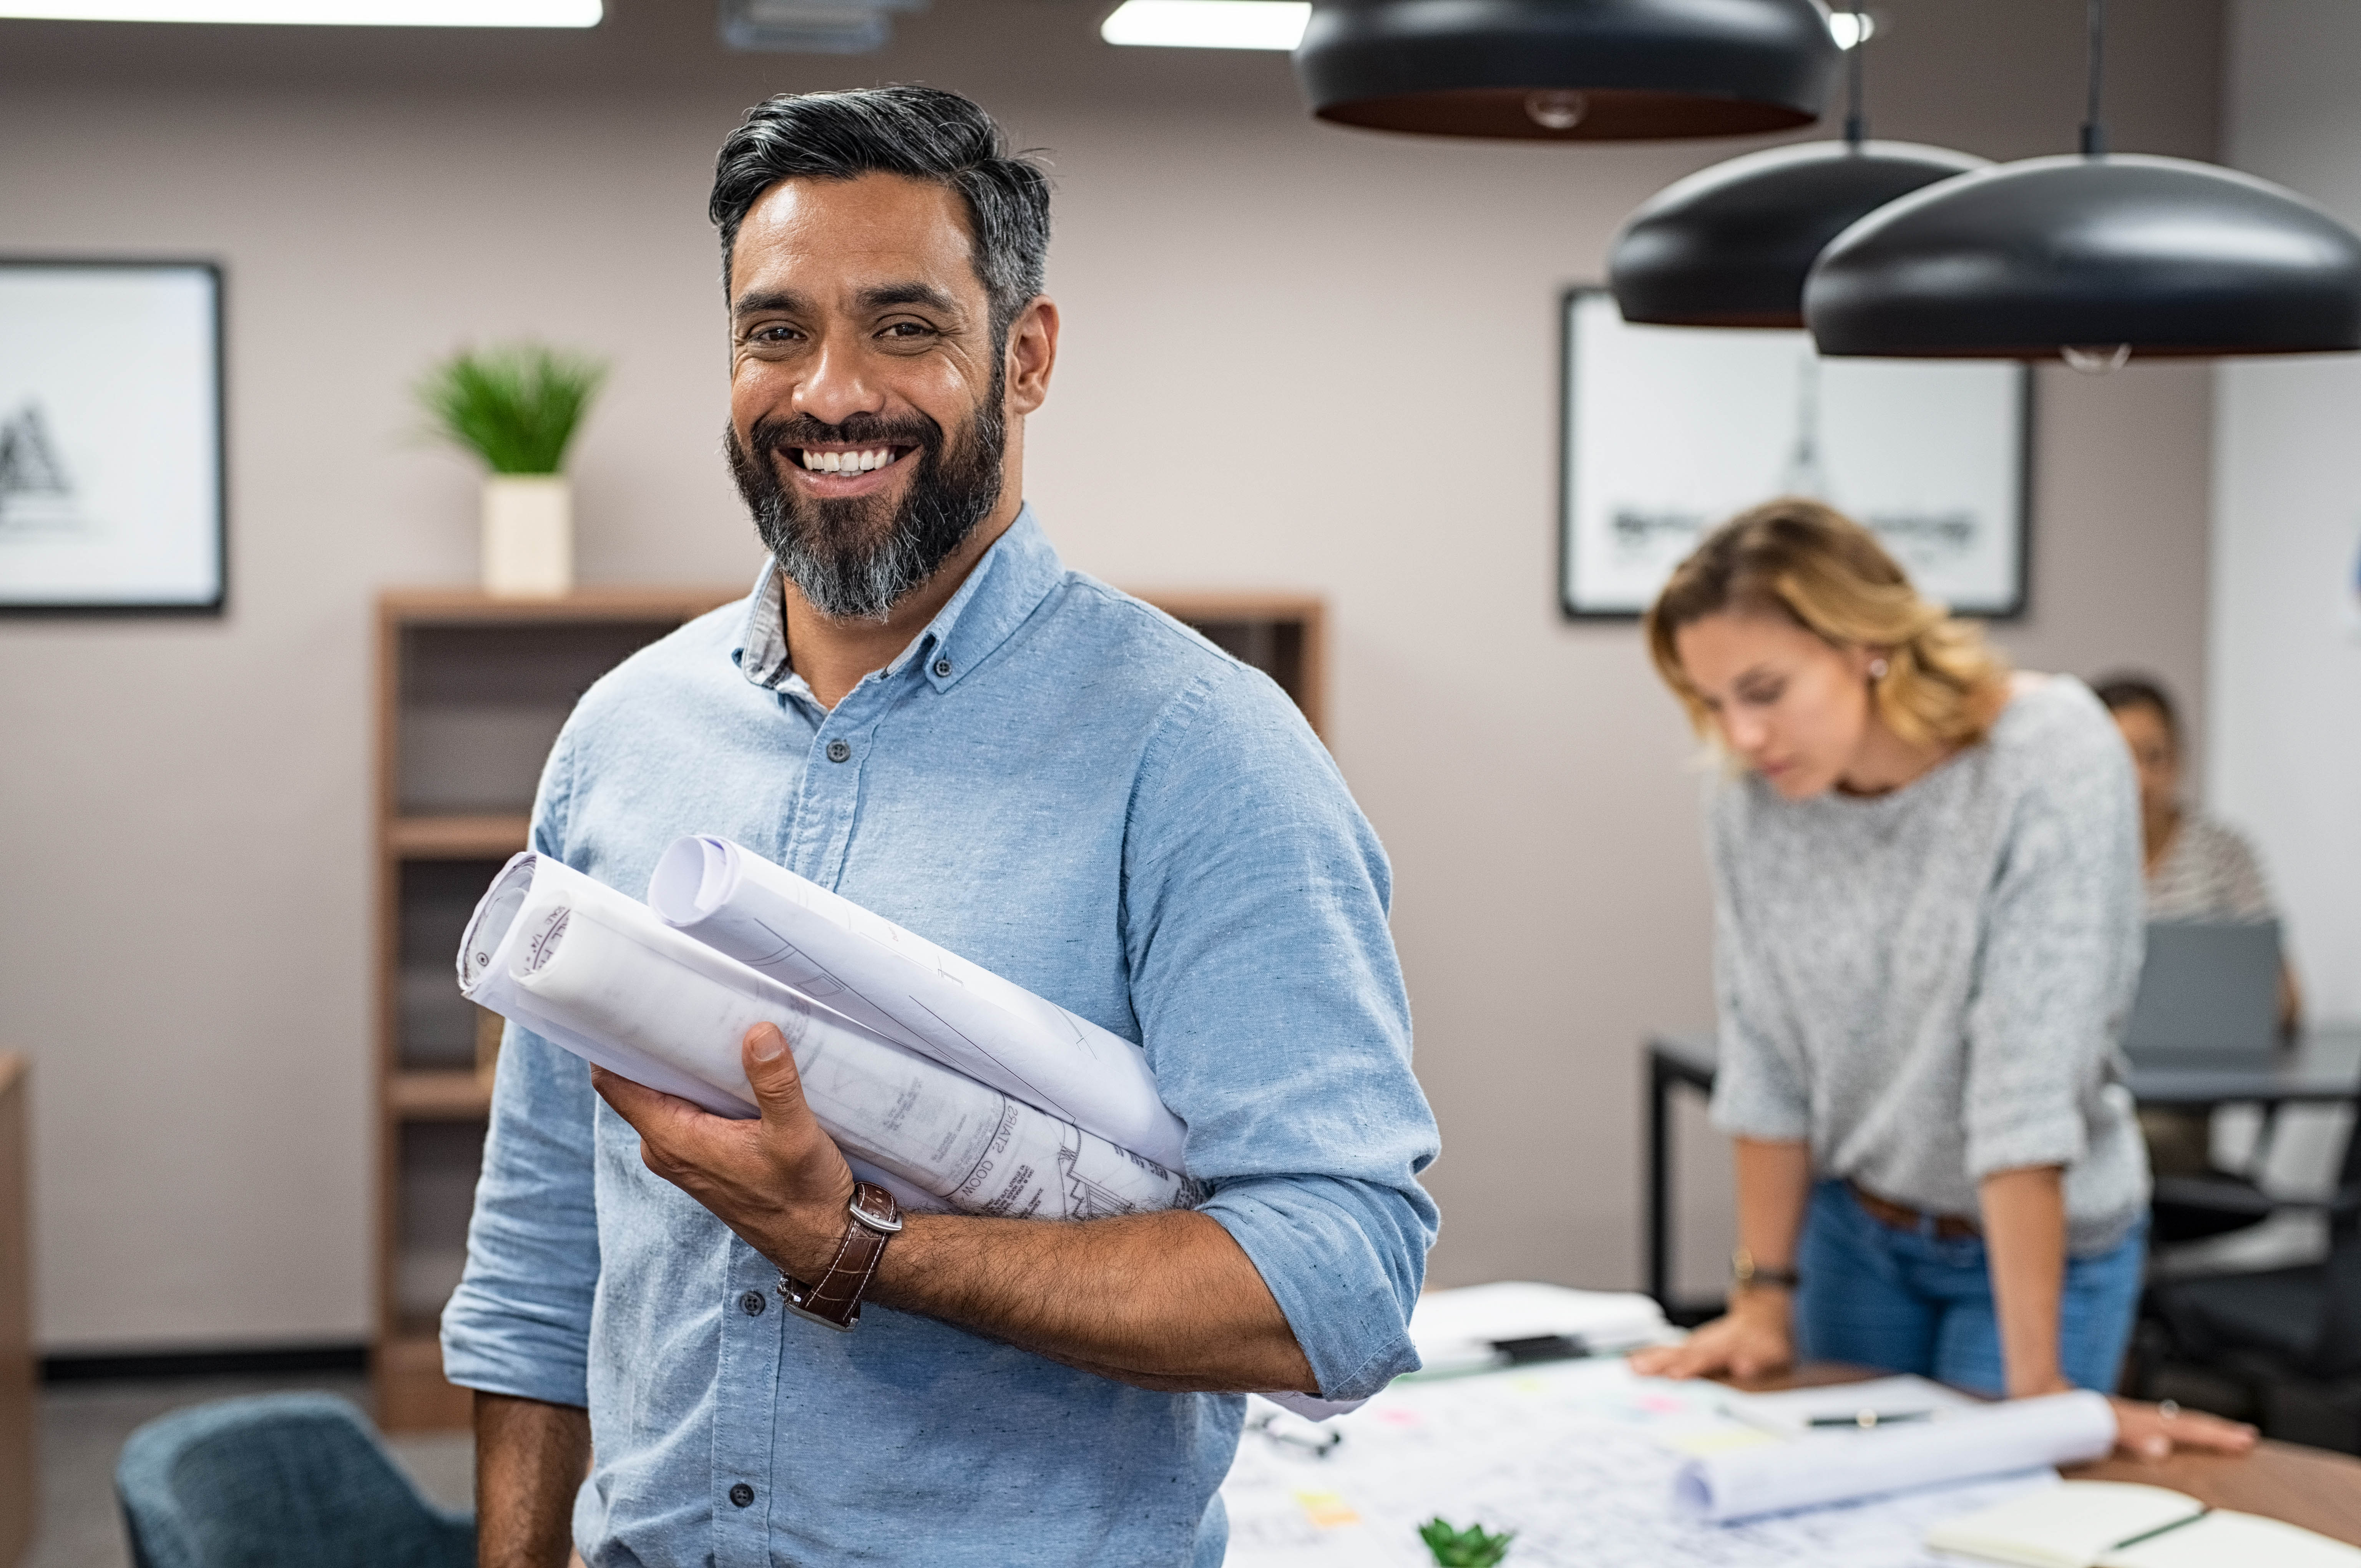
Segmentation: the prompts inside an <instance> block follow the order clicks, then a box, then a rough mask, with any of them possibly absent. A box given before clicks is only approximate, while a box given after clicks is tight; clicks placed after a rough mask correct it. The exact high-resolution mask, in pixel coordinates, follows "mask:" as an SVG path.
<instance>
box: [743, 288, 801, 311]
mask: <svg viewBox="0 0 2361 1568" xmlns="http://www.w3.org/2000/svg"><path fill="white" fill-rule="evenodd" d="M808 305H809V302H807V300H805V298H804V297H803V296H802V295H801V294H798V293H796V291H794V290H792V289H763V290H761V291H757V292H754V293H751V294H741V295H739V296H738V302H737V303H735V304H733V305H731V306H730V315H731V316H733V317H744V316H751V315H759V314H760V313H763V312H764V311H800V310H805V309H807V308H808Z"/></svg>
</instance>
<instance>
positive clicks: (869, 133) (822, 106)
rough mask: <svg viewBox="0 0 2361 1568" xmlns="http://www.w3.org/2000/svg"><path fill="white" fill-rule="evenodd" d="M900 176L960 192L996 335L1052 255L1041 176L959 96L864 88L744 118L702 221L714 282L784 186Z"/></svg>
mask: <svg viewBox="0 0 2361 1568" xmlns="http://www.w3.org/2000/svg"><path fill="white" fill-rule="evenodd" d="M863 174H899V175H903V176H906V177H907V178H909V179H912V180H927V181H934V182H936V183H938V184H941V185H947V186H949V187H950V189H952V190H954V191H957V192H959V193H960V196H961V199H962V200H963V201H965V203H967V214H968V225H969V228H970V231H971V237H972V240H973V241H974V245H975V269H976V275H977V277H978V279H979V280H981V281H982V282H983V291H984V295H985V297H986V298H987V299H988V300H990V301H991V302H992V327H993V335H994V338H995V339H998V338H1000V337H1001V336H1002V335H1003V334H1005V333H1006V331H1007V330H1008V323H1010V322H1012V321H1015V320H1016V313H1017V312H1019V311H1021V310H1023V309H1024V308H1025V306H1026V304H1027V302H1030V301H1031V300H1032V299H1033V298H1034V296H1036V295H1038V293H1040V292H1041V273H1042V269H1043V266H1044V264H1045V263H1046V261H1047V259H1048V258H1049V175H1048V174H1046V173H1045V172H1043V170H1042V169H1041V166H1040V165H1039V164H1038V163H1037V162H1036V161H1034V159H1032V158H1031V157H1030V156H1029V155H1027V154H1022V153H1013V152H1011V151H1010V150H1009V148H1008V138H1007V137H1006V136H1005V135H1003V134H1002V132H1001V129H1000V126H998V124H996V123H995V122H994V120H993V117H992V116H991V115H987V114H985V113H984V112H983V110H982V109H981V108H979V107H977V106H976V105H975V104H972V103H970V102H969V101H968V100H967V99H965V98H962V97H961V96H960V95H959V94H958V93H945V92H942V91H941V90H939V89H938V88H933V87H866V88H861V89H859V90H856V91H853V92H846V93H781V94H780V95H779V96H777V97H775V98H769V99H765V100H764V101H763V102H762V103H760V104H755V105H754V106H753V107H752V108H751V109H749V110H747V111H746V118H745V120H744V121H743V122H742V123H741V124H740V126H738V128H737V129H736V130H734V131H731V132H730V139H729V140H727V141H725V142H723V143H722V144H721V155H720V157H719V158H718V159H715V162H714V170H713V200H712V203H711V206H710V209H709V211H710V213H711V214H712V218H713V221H714V223H715V224H716V225H719V227H720V230H721V286H722V289H723V291H724V292H725V293H726V292H727V291H728V290H729V287H730V257H731V254H732V253H733V251H734V250H735V249H736V247H737V244H738V225H740V224H741V223H743V222H744V221H745V218H746V214H747V212H748V210H749V209H751V208H752V206H753V205H754V203H755V202H756V201H757V200H759V199H760V198H761V196H762V194H763V192H765V191H767V190H769V189H770V188H771V187H772V186H774V185H775V184H777V183H778V182H779V181H782V180H798V179H804V180H852V179H856V178H858V177H859V176H861V175H863Z"/></svg>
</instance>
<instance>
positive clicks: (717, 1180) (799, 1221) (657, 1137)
mask: <svg viewBox="0 0 2361 1568" xmlns="http://www.w3.org/2000/svg"><path fill="white" fill-rule="evenodd" d="M739 1048H740V1050H741V1053H742V1059H743V1061H744V1063H745V1067H746V1081H747V1083H748V1084H750V1085H751V1086H752V1088H753V1091H754V1103H755V1104H756V1105H758V1106H760V1107H761V1108H762V1112H763V1119H762V1120H761V1121H759V1122H740V1121H733V1120H731V1119H730V1118H729V1117H727V1116H715V1115H711V1114H709V1113H707V1112H706V1111H704V1110H703V1109H701V1108H699V1107H697V1106H695V1105H692V1104H690V1103H689V1102H687V1101H686V1100H681V1099H677V1098H675V1096H673V1095H670V1094H664V1093H659V1092H658V1091H655V1090H653V1089H649V1088H646V1087H643V1086H642V1085H640V1084H637V1083H633V1082H632V1081H631V1080H630V1079H628V1078H622V1077H619V1076H617V1075H616V1074H614V1073H611V1072H609V1071H607V1070H606V1069H604V1068H592V1069H590V1082H591V1084H592V1086H593V1087H594V1088H596V1089H597V1090H598V1093H599V1095H600V1096H601V1097H602V1098H603V1099H605V1101H606V1102H607V1103H608V1104H609V1105H611V1106H613V1107H614V1108H615V1114H617V1115H619V1116H620V1117H621V1118H622V1119H623V1120H624V1121H626V1122H629V1123H630V1124H631V1125H632V1126H633V1127H634V1128H636V1129H637V1130H638V1132H639V1135H640V1157H641V1158H642V1160H644V1161H646V1162H647V1167H648V1168H649V1169H650V1170H653V1171H654V1172H655V1173H656V1174H657V1175H658V1176H661V1177H663V1178H664V1179H665V1180H666V1181H669V1182H671V1183H672V1184H673V1185H674V1186H675V1187H677V1188H679V1189H680V1190H682V1191H684V1192H686V1193H687V1194H688V1195H689V1196H690V1197H692V1198H694V1199H696V1200H697V1201H698V1202H699V1203H702V1204H704V1205H705V1206H706V1207H707V1208H708V1209H709V1210H711V1211H712V1212H713V1214H714V1216H715V1218H717V1219H719V1221H720V1222H721V1223H723V1224H725V1225H728V1226H729V1227H730V1229H731V1230H733V1231H735V1232H737V1233H738V1235H739V1238H740V1239H741V1240H742V1241H743V1242H745V1244H746V1245H748V1246H751V1247H752V1248H753V1249H754V1250H755V1251H756V1252H759V1253H761V1254H762V1255H763V1256H764V1257H766V1258H768V1259H770V1260H771V1262H772V1263H773V1264H774V1265H775V1266H777V1267H778V1269H779V1271H780V1272H781V1273H783V1274H790V1275H793V1276H794V1277H796V1278H798V1279H806V1280H817V1279H818V1278H819V1277H820V1276H821V1275H822V1274H824V1273H826V1272H827V1270H828V1262H829V1258H831V1257H833V1256H835V1255H836V1249H837V1244H838V1243H839V1242H840V1241H841V1240H842V1239H843V1236H844V1227H845V1224H846V1223H847V1219H848V1211H847V1208H846V1206H847V1205H848V1204H850V1203H851V1201H852V1188H853V1180H852V1170H851V1167H849V1166H847V1165H846V1164H845V1163H844V1155H843V1153H842V1151H840V1150H839V1149H838V1148H837V1146H836V1142H835V1140H834V1139H832V1138H830V1137H829V1135H828V1134H827V1133H826V1132H825V1131H823V1130H822V1129H821V1127H820V1124H819V1119H818V1117H816V1116H814V1115H813V1114H812V1112H811V1107H810V1106H809V1105H807V1104H806V1103H805V1102H804V1086H803V1080H802V1079H801V1078H800V1077H798V1076H797V1075H796V1058H795V1057H794V1056H793V1055H792V1054H791V1053H790V1052H789V1051H788V1050H787V1041H786V1036H784V1035H782V1034H780V1033H779V1030H778V1027H777V1025H772V1024H757V1025H754V1027H752V1028H751V1029H749V1030H747V1031H746V1037H745V1038H744V1039H743V1040H741V1041H740V1042H739Z"/></svg>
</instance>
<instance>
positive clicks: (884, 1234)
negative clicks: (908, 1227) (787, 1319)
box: [779, 1181, 902, 1333]
mask: <svg viewBox="0 0 2361 1568" xmlns="http://www.w3.org/2000/svg"><path fill="white" fill-rule="evenodd" d="M846 1207H847V1209H848V1211H849V1212H850V1213H851V1218H850V1219H849V1220H847V1221H846V1222H845V1225H844V1237H843V1239H842V1240H841V1241H839V1242H838V1243H837V1244H836V1255H835V1256H834V1257H832V1258H830V1259H829V1265H828V1267H827V1269H826V1270H825V1271H824V1272H823V1273H822V1274H821V1275H820V1277H819V1278H818V1281H817V1282H816V1283H813V1284H810V1285H807V1284H805V1283H804V1282H803V1281H802V1280H800V1279H796V1278H794V1277H790V1276H789V1275H787V1274H785V1273H784V1272H782V1273H781V1274H780V1276H779V1299H780V1300H782V1301H785V1303H786V1304H787V1310H789V1311H790V1312H793V1313H795V1314H796V1316H797V1317H804V1318H809V1319H810V1320H811V1321H814V1322H816V1323H826V1324H827V1325H828V1326H829V1328H832V1329H836V1330H838V1331H840V1332H844V1333H851V1332H852V1327H853V1325H854V1324H855V1323H858V1322H859V1321H861V1297H862V1292H863V1291H865V1290H867V1289H868V1288H869V1281H870V1279H871V1278H872V1277H873V1276H874V1275H875V1274H876V1272H877V1260H878V1259H880V1258H882V1257H884V1255H885V1244H886V1243H887V1242H889V1241H892V1240H893V1239H894V1234H895V1232H897V1231H899V1230H900V1229H901V1228H902V1206H901V1205H900V1204H899V1203H896V1202H895V1201H894V1195H893V1194H892V1193H891V1192H888V1191H886V1190H884V1188H883V1187H880V1186H878V1185H877V1184H876V1183H875V1182H873V1181H863V1182H862V1183H860V1184H859V1185H857V1186H856V1187H854V1188H853V1190H852V1201H851V1203H850V1204H848V1205H846Z"/></svg>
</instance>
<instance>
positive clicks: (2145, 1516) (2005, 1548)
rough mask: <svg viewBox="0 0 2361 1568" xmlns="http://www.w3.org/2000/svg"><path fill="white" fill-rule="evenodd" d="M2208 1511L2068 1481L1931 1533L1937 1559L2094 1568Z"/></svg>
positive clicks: (2149, 1490) (2185, 1498)
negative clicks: (1946, 1555)
mask: <svg viewBox="0 0 2361 1568" xmlns="http://www.w3.org/2000/svg"><path fill="white" fill-rule="evenodd" d="M2204 1511H2205V1505H2204V1504H2202V1503H2201V1502H2199V1501H2198V1500H2197V1499H2196V1498H2194V1497H2190V1496H2189V1495H2188V1494H2186V1493H2184V1492H2175V1491H2171V1490H2169V1489H2168V1488H2166V1487H2163V1486H2142V1485H2139V1484H2138V1483H2136V1482H2130V1481H2064V1482H2060V1483H2059V1485H2057V1486H2051V1487H2048V1488H2047V1489H2045V1490H2043V1491H2039V1492H2028V1493H2026V1495H2025V1496H2024V1497H2011V1498H2009V1499H2008V1500H2007V1501H2006V1502H2004V1503H1998V1504H1995V1505H1993V1507H1991V1508H1981V1509H1979V1510H1977V1511H1976V1512H1974V1513H1972V1514H1965V1515H1962V1516H1960V1518H1958V1519H1946V1520H1944V1521H1943V1522H1942V1523H1940V1524H1938V1525H1937V1526H1936V1527H1935V1528H1934V1529H1933V1530H1928V1531H1927V1545H1928V1546H1930V1547H1933V1548H1934V1549H1935V1550H1936V1551H1938V1552H1957V1553H1959V1554H1960V1555H1961V1556H1966V1557H1977V1558H1982V1559H1983V1560H1984V1561H1985V1562H1988V1563H2012V1564H2015V1565H2016V1568H2092V1564H2093V1563H2097V1562H2098V1561H2099V1559H2101V1558H2102V1557H2104V1556H2105V1555H2106V1554H2107V1553H2108V1552H2110V1551H2112V1550H2114V1547H2115V1546H2116V1544H2117V1543H2118V1542H2121V1541H2136V1540H2138V1539H2139V1538H2141V1537H2143V1536H2147V1535H2152V1534H2154V1533H2155V1532H2156V1531H2158V1530H2166V1529H2169V1528H2170V1527H2172V1526H2174V1525H2179V1524H2185V1523H2186V1522H2187V1521H2189V1520H2190V1519H2195V1518H2196V1517H2197V1516H2198V1515H2200V1514H2202V1513H2203V1512H2204Z"/></svg>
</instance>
